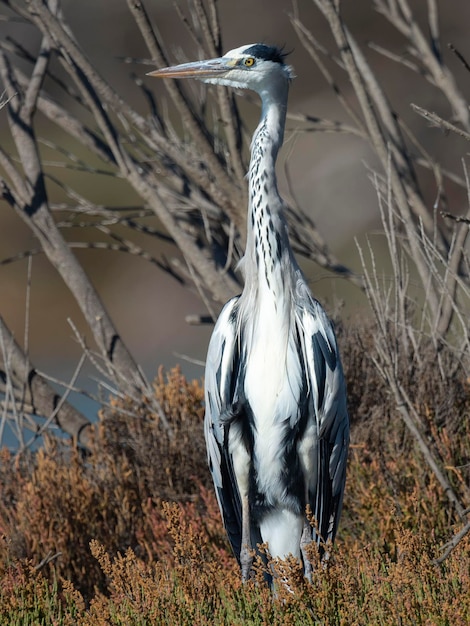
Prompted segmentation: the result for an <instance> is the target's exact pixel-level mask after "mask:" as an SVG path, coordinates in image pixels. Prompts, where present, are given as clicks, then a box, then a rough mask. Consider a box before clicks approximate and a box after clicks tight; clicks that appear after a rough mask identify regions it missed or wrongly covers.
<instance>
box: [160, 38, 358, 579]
mask: <svg viewBox="0 0 470 626" xmlns="http://www.w3.org/2000/svg"><path fill="white" fill-rule="evenodd" d="M284 57H285V55H284V54H283V53H282V51H281V50H280V49H279V48H277V47H271V46H267V45H264V44H250V45H245V46H241V47H240V48H236V49H234V50H231V51H230V52H228V53H227V54H225V55H224V56H223V57H221V58H216V59H211V60H207V61H197V62H194V63H184V64H182V65H177V66H174V67H168V68H165V69H161V70H156V71H154V72H150V75H151V76H158V77H166V78H197V79H200V80H202V81H204V82H206V83H214V84H217V85H227V86H230V87H237V88H242V89H251V90H254V91H255V92H257V93H258V94H259V96H260V97H261V102H262V113H261V120H260V122H259V125H258V127H257V129H256V131H255V133H254V135H253V140H252V143H251V160H250V167H249V175H248V180H249V207H248V228H247V242H246V250H245V255H244V258H243V259H242V262H241V264H240V265H241V269H242V272H243V275H244V288H243V291H242V293H241V295H239V296H237V297H234V298H232V299H231V300H230V301H229V302H227V304H226V305H225V307H224V308H223V310H222V312H221V313H220V316H219V318H218V320H217V323H216V325H215V328H214V331H213V334H212V337H211V340H210V344H209V349H208V354H207V361H206V370H205V401H206V414H205V435H206V443H207V451H208V459H209V466H210V470H211V473H212V478H213V482H214V486H215V490H216V494H217V499H218V503H219V507H220V511H221V514H222V517H223V520H224V524H225V528H226V531H227V534H228V538H229V540H230V543H231V545H232V548H233V550H234V553H235V555H236V557H237V559H238V562H239V564H240V566H241V572H242V579H243V580H244V581H246V580H247V579H248V578H249V576H250V571H251V568H252V561H253V550H254V549H256V546H257V545H258V544H260V543H267V545H268V548H269V553H270V554H271V556H273V557H279V558H285V557H287V556H288V555H290V554H292V555H294V556H295V557H297V558H298V559H299V560H301V561H302V562H303V567H304V573H305V575H306V577H307V578H309V579H311V565H310V561H309V559H308V556H307V546H308V545H309V544H310V543H311V542H312V541H315V542H316V544H317V545H318V547H319V550H320V551H321V553H322V554H324V550H325V548H324V545H325V543H326V542H328V541H331V542H332V541H333V540H334V538H335V534H336V530H337V527H338V522H339V518H340V514H341V508H342V501H343V493H344V485H345V473H346V460H347V453H348V446H349V419H348V413H347V406H346V385H345V381H344V376H343V370H342V366H341V361H340V356H339V353H338V347H337V342H336V337H335V333H334V329H333V326H332V323H331V322H330V320H329V319H328V317H327V315H326V313H325V311H324V309H323V308H322V306H321V305H320V303H319V302H318V301H317V300H316V299H315V298H314V297H313V296H312V294H311V292H310V289H309V287H308V284H307V281H306V279H305V277H304V275H303V273H302V271H301V269H300V267H299V265H298V263H297V261H296V260H295V257H294V254H293V252H292V248H291V246H290V244H289V238H288V229H287V223H286V219H285V217H284V207H285V204H284V201H283V199H282V198H281V196H280V195H279V192H278V189H277V182H276V172H275V164H276V159H277V155H278V151H279V148H280V147H281V145H282V142H283V135H284V127H285V118H286V110H287V98H288V91H289V83H290V81H291V79H292V77H293V73H292V69H291V68H290V66H288V65H287V64H286V63H285V60H284ZM308 508H309V509H310V510H311V512H312V514H313V516H314V519H315V522H316V523H315V524H312V523H311V518H309V516H308V515H307V513H306V511H307V510H308Z"/></svg>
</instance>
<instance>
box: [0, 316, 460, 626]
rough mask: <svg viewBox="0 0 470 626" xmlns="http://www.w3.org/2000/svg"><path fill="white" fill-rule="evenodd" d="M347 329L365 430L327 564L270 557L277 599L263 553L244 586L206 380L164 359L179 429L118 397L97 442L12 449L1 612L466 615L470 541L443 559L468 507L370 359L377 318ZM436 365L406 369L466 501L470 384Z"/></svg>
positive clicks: (352, 381) (102, 619) (150, 618)
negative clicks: (308, 573)
mask: <svg viewBox="0 0 470 626" xmlns="http://www.w3.org/2000/svg"><path fill="white" fill-rule="evenodd" d="M339 335H340V341H341V343H342V347H343V361H344V366H345V370H346V374H347V377H348V384H349V395H350V402H351V406H350V409H351V413H352V416H353V442H352V448H351V454H350V460H349V470H348V478H347V488H346V495H345V505H344V514H343V519H342V524H341V528H340V533H339V537H338V541H337V545H336V547H335V548H334V550H333V555H332V558H331V559H330V562H329V565H328V567H327V568H324V567H316V568H315V572H314V582H313V586H311V585H308V584H307V583H306V581H305V580H304V578H303V576H302V572H301V570H300V568H299V566H298V563H296V562H295V561H289V560H288V561H286V562H276V563H271V564H270V565H269V567H270V568H272V569H273V570H274V572H275V575H276V577H277V581H278V583H277V595H276V599H275V600H273V599H272V598H271V597H270V593H269V590H268V589H267V587H266V586H265V585H264V584H262V580H263V572H264V570H265V567H266V566H265V565H264V564H263V563H262V562H261V561H259V563H258V565H257V574H256V576H255V579H254V580H253V581H251V582H250V583H249V584H248V585H245V586H243V587H242V586H241V584H240V581H239V572H238V567H237V564H236V561H235V559H234V558H233V556H232V555H231V553H230V551H229V548H228V544H227V541H226V538H225V533H224V530H223V528H222V524H221V520H220V515H219V511H218V507H217V503H216V500H215V496H214V494H213V491H212V488H211V487H208V483H209V481H210V479H209V474H208V470H207V467H206V458H205V450H204V442H203V428H202V388H201V385H200V384H199V383H196V382H193V383H188V382H187V381H186V380H185V379H184V378H183V377H182V375H181V372H180V371H179V370H178V369H175V370H172V371H171V372H169V373H168V374H167V375H166V376H165V375H164V373H163V371H160V372H159V375H158V378H157V380H156V382H155V386H154V388H155V394H156V396H157V398H158V400H159V402H160V403H161V405H162V407H164V410H165V413H166V416H167V419H168V421H169V423H170V426H171V429H172V431H173V432H174V433H175V435H176V436H175V437H174V438H173V439H172V438H171V437H170V436H169V435H168V432H167V430H166V429H165V428H163V427H162V425H161V421H160V419H159V417H158V416H157V415H155V414H153V413H152V412H151V411H150V410H149V411H145V410H144V409H143V408H140V409H138V412H137V414H136V408H135V407H134V406H133V405H132V403H131V402H130V401H126V402H124V401H115V403H114V406H113V408H112V409H106V410H105V411H103V413H102V415H101V418H100V422H99V424H98V425H97V427H96V429H95V435H94V451H93V453H92V454H91V455H88V456H84V455H81V454H80V453H79V452H77V451H76V450H74V449H72V448H71V447H69V446H68V445H64V443H63V442H62V443H60V444H59V443H58V442H55V441H53V440H52V439H49V440H48V441H47V444H46V446H45V447H44V448H43V449H41V450H40V451H38V452H37V453H36V454H29V455H28V456H23V457H13V456H12V455H11V454H10V453H8V452H7V451H5V450H3V451H2V453H1V454H2V458H1V464H0V485H1V487H2V491H1V499H0V532H1V535H2V538H3V539H2V541H1V543H0V569H1V574H2V578H3V581H2V586H1V591H0V618H4V617H5V616H8V618H9V617H10V616H11V615H22V613H21V611H23V612H25V613H24V614H25V615H29V613H27V611H32V610H33V609H32V608H31V607H32V606H34V610H35V611H36V610H37V611H39V613H38V614H41V615H42V614H47V610H49V612H51V614H54V611H55V612H56V613H57V614H59V613H60V614H61V615H62V616H63V620H62V621H61V622H59V623H63V624H72V623H73V624H110V623H142V624H145V623H155V622H158V623H169V624H171V623H175V620H177V621H178V623H184V624H185V623H187V624H194V623H198V624H199V623H200V624H209V623H233V624H236V623H240V624H241V623H254V624H268V623H269V624H298V623H312V624H313V623H318V622H320V623H325V624H329V623H332V624H333V623H334V624H366V623H377V624H379V623H383V624H388V623H403V624H407V623H413V624H414V623H423V624H427V623H442V624H451V623H452V624H464V623H466V621H465V620H466V619H468V617H469V616H470V607H469V606H468V602H465V601H464V600H462V599H460V596H461V595H462V594H464V593H465V591H464V590H465V589H468V584H469V582H470V580H469V575H468V572H469V563H470V543H469V540H468V538H467V539H464V540H463V541H462V542H461V543H460V544H459V545H458V546H457V548H455V550H454V553H453V554H452V555H451V556H450V557H449V559H448V560H447V561H445V562H444V564H443V565H441V566H437V565H436V564H435V563H434V559H435V558H436V557H437V556H439V545H442V542H443V541H444V540H446V539H447V538H448V536H449V533H450V532H452V529H453V528H454V527H455V528H456V529H457V528H458V524H457V518H456V516H455V513H454V511H453V510H452V509H451V507H449V506H448V504H447V501H446V499H445V496H444V494H443V492H442V489H441V486H440V485H439V483H438V482H437V480H436V478H435V476H434V474H433V473H432V472H430V471H427V468H426V466H425V464H423V459H422V457H421V455H420V453H419V451H418V449H417V448H416V446H415V444H414V442H413V440H412V439H411V438H409V436H408V434H407V432H406V429H405V428H404V427H403V425H402V422H401V419H400V417H399V415H398V414H397V412H396V411H395V410H394V407H393V403H392V402H387V389H386V387H385V385H384V383H383V381H382V379H381V378H380V376H379V375H378V374H377V373H376V369H375V368H374V367H373V364H372V359H373V358H374V329H373V327H372V326H370V325H369V326H365V327H364V326H363V327H360V326H356V327H355V328H352V329H351V327H350V330H347V331H346V330H345V329H341V328H340V329H339ZM423 354H424V355H425V354H426V352H425V351H424V352H423ZM446 358H447V357H446ZM449 358H450V357H449ZM437 370H438V366H437V365H436V364H435V363H433V362H432V360H431V359H428V360H426V358H425V357H423V359H422V362H421V364H420V367H417V366H416V367H415V368H412V369H411V370H410V369H408V370H407V371H408V379H407V378H406V372H403V373H402V374H401V375H402V377H403V381H405V382H406V380H408V386H407V389H408V391H409V393H410V394H411V396H412V397H413V399H414V401H415V402H416V406H417V408H418V410H419V414H420V416H421V418H422V419H423V423H424V424H426V429H427V431H426V432H427V435H428V439H429V440H430V441H431V442H432V445H433V448H434V450H435V451H436V453H437V454H438V455H439V458H440V459H441V460H442V462H443V463H445V464H446V467H447V468H451V471H450V475H451V479H452V481H453V486H454V488H455V489H456V491H457V492H458V493H459V495H460V497H461V498H462V502H463V503H464V504H465V505H468V500H466V498H467V492H466V486H465V485H466V480H467V474H466V473H465V472H467V471H468V468H466V467H464V465H465V464H464V463H462V461H464V460H465V459H466V458H467V457H466V455H468V451H467V450H468V441H469V438H470V428H469V422H468V420H459V419H458V418H457V416H458V415H460V416H462V415H466V414H468V411H469V407H470V398H469V394H468V387H467V386H466V383H465V381H462V380H460V379H459V378H458V377H452V378H449V380H448V381H447V385H444V384H443V383H442V382H439V377H440V376H441V374H440V373H439V372H440V370H439V371H437ZM423 378H424V379H423ZM431 388H432V389H433V393H432V394H431V393H430V389H431ZM430 398H432V399H433V400H432V405H431V404H430ZM456 414H457V416H456ZM457 424H458V427H456V425H457ZM315 558H316V557H315V554H312V559H313V560H315ZM57 581H58V583H57ZM283 581H284V582H283ZM57 584H58V589H57V588H56V586H55V585H57ZM20 588H21V589H22V590H23V592H22V593H20V591H19V589H20ZM467 595H468V594H467ZM28 598H29V600H28ZM31 598H33V599H34V602H33V600H31ZM31 603H32V604H31ZM36 605H37V607H36ZM45 607H46V608H45ZM47 607H49V609H47ZM46 609H47V610H46ZM409 616H412V618H413V619H411V618H410V619H408V617H409ZM450 616H453V617H452V620H451V619H450ZM5 619H7V618H6V617H5ZM119 620H120V621H119ZM0 621H1V620H0ZM46 623H47V622H46ZM51 623H52V622H51ZM54 623H55V622H54Z"/></svg>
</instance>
